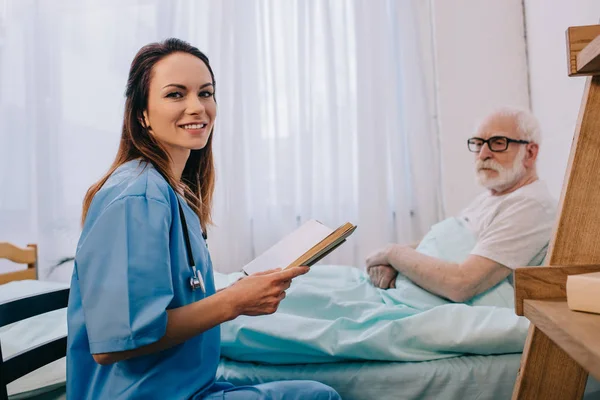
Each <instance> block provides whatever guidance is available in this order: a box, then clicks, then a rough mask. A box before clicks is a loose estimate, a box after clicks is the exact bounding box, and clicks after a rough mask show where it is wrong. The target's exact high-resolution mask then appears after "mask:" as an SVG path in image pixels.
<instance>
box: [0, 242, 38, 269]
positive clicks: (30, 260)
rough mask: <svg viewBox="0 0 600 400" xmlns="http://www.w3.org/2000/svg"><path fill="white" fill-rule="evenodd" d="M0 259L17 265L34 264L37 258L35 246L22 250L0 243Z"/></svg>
mask: <svg viewBox="0 0 600 400" xmlns="http://www.w3.org/2000/svg"><path fill="white" fill-rule="evenodd" d="M0 258H6V259H8V260H10V261H12V262H15V263H18V264H34V263H35V261H36V258H37V249H36V247H35V245H29V247H28V248H26V249H22V248H19V247H17V246H15V245H12V244H10V243H7V242H0Z"/></svg>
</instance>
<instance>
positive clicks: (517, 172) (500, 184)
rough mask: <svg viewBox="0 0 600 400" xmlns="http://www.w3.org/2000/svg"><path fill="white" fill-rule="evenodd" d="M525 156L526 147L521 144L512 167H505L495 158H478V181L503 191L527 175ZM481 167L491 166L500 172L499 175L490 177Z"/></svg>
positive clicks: (487, 186)
mask: <svg viewBox="0 0 600 400" xmlns="http://www.w3.org/2000/svg"><path fill="white" fill-rule="evenodd" d="M524 158H525V147H523V146H521V149H519V152H518V153H517V155H516V157H515V160H514V161H513V165H512V167H510V168H505V167H503V166H502V165H500V164H499V163H498V162H497V161H495V160H485V161H481V160H477V163H476V164H475V171H477V181H478V182H479V184H480V185H482V186H483V187H485V188H487V189H490V190H496V191H499V192H500V191H502V190H503V189H506V188H508V187H510V186H512V185H513V184H515V183H516V182H517V181H518V180H519V179H521V178H522V177H523V175H525V166H524V165H523V159H524ZM480 168H489V169H493V170H494V171H496V172H498V175H497V176H495V177H493V178H488V177H487V175H486V173H485V171H480Z"/></svg>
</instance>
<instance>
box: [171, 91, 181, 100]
mask: <svg viewBox="0 0 600 400" xmlns="http://www.w3.org/2000/svg"><path fill="white" fill-rule="evenodd" d="M167 97H170V98H174V99H179V98H181V97H183V96H182V94H181V93H180V92H171V93H169V94H167Z"/></svg>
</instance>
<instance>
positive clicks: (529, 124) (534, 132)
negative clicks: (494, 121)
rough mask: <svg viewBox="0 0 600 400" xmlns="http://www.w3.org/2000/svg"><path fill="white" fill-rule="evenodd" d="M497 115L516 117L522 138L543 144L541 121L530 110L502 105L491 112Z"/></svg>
mask: <svg viewBox="0 0 600 400" xmlns="http://www.w3.org/2000/svg"><path fill="white" fill-rule="evenodd" d="M496 115H498V116H503V117H512V118H514V119H515V122H516V123H517V129H518V130H519V136H520V137H521V139H523V140H528V141H530V142H532V143H537V144H538V145H539V144H541V141H542V133H541V128H540V123H539V122H538V120H537V118H536V117H535V116H534V115H533V114H532V113H531V112H530V111H527V110H524V109H520V108H514V107H502V108H498V109H496V110H495V111H494V112H492V113H491V114H490V116H496Z"/></svg>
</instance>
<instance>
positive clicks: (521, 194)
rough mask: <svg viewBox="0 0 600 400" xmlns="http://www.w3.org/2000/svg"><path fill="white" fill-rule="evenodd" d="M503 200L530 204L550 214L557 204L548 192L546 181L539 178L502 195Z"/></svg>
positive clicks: (509, 203) (510, 202)
mask: <svg viewBox="0 0 600 400" xmlns="http://www.w3.org/2000/svg"><path fill="white" fill-rule="evenodd" d="M503 201H504V202H506V203H507V205H512V204H522V205H531V206H532V207H538V208H540V209H541V210H543V211H545V212H547V213H549V214H552V215H553V214H554V213H555V212H556V209H557V204H558V203H557V201H556V199H555V198H554V197H553V196H552V195H551V194H550V191H549V190H548V186H547V185H546V183H545V182H544V181H542V180H540V179H537V180H535V181H534V182H532V183H530V184H528V185H525V186H523V187H521V188H519V189H517V190H515V191H514V192H512V193H509V194H508V195H506V196H504V198H503Z"/></svg>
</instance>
